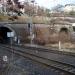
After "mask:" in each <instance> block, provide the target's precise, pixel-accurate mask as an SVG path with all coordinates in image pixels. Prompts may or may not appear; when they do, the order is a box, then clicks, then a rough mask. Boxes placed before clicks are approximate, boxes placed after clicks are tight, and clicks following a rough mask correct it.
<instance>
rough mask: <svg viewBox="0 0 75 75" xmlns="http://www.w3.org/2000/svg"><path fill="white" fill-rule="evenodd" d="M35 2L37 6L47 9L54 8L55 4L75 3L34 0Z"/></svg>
mask: <svg viewBox="0 0 75 75" xmlns="http://www.w3.org/2000/svg"><path fill="white" fill-rule="evenodd" d="M20 1H25V0H20ZM35 1H36V3H37V4H38V5H40V6H43V7H45V8H49V9H51V8H52V7H54V6H56V5H57V4H62V5H65V4H70V3H71V4H74V3H75V0H35Z"/></svg>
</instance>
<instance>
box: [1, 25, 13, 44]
mask: <svg viewBox="0 0 75 75" xmlns="http://www.w3.org/2000/svg"><path fill="white" fill-rule="evenodd" d="M11 32H13V31H12V30H11V29H10V28H8V27H4V26H1V27H0V43H2V44H10V43H11V38H12V37H9V36H8V33H11Z"/></svg>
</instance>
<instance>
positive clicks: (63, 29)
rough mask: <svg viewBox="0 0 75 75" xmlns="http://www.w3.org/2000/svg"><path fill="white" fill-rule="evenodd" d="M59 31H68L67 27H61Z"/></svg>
mask: <svg viewBox="0 0 75 75" xmlns="http://www.w3.org/2000/svg"><path fill="white" fill-rule="evenodd" d="M60 32H65V33H68V29H67V28H61V30H60Z"/></svg>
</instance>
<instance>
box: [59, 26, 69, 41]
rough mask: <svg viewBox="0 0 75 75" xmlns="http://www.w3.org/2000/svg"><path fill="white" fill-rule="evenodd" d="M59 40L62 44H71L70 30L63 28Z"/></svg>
mask: <svg viewBox="0 0 75 75" xmlns="http://www.w3.org/2000/svg"><path fill="white" fill-rule="evenodd" d="M59 39H60V41H62V42H69V41H70V35H69V30H68V28H65V27H63V28H61V29H60V32H59Z"/></svg>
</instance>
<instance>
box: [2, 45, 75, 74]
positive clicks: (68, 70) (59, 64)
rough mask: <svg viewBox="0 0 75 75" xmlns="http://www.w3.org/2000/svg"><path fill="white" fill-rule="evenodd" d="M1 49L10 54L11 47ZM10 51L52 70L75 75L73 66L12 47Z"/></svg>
mask: <svg viewBox="0 0 75 75" xmlns="http://www.w3.org/2000/svg"><path fill="white" fill-rule="evenodd" d="M1 47H3V48H5V49H8V51H10V52H12V50H11V47H9V46H1ZM12 49H13V50H14V53H15V54H18V55H21V56H23V57H27V58H29V59H31V60H34V61H37V62H39V63H42V64H44V65H46V66H51V67H53V68H56V69H59V70H62V71H64V72H66V73H69V74H72V75H75V66H73V65H70V64H66V63H63V62H59V61H54V60H50V59H46V58H44V57H40V56H38V55H36V54H32V53H28V52H25V51H22V50H21V49H20V50H17V49H15V48H14V47H13V48H12Z"/></svg>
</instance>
